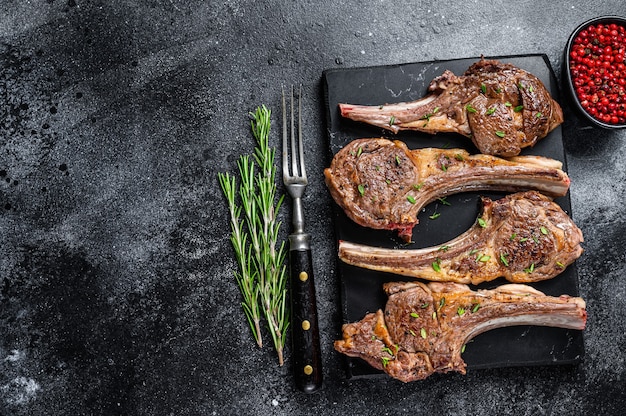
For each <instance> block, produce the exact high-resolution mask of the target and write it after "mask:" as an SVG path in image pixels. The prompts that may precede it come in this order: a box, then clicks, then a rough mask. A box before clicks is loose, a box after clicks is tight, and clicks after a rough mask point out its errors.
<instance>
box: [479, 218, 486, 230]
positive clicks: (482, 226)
mask: <svg viewBox="0 0 626 416" xmlns="http://www.w3.org/2000/svg"><path fill="white" fill-rule="evenodd" d="M478 225H480V226H481V228H487V221H485V220H484V219H482V218H478Z"/></svg>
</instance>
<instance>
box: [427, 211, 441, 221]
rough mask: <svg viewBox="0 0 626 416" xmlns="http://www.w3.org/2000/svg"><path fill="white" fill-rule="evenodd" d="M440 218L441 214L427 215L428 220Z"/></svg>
mask: <svg viewBox="0 0 626 416" xmlns="http://www.w3.org/2000/svg"><path fill="white" fill-rule="evenodd" d="M440 216H441V213H439V212H435V213H433V215H429V216H428V218H430V219H431V220H436V219H437V218H439V217H440Z"/></svg>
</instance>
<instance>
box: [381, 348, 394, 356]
mask: <svg viewBox="0 0 626 416" xmlns="http://www.w3.org/2000/svg"><path fill="white" fill-rule="evenodd" d="M383 352H386V353H387V354H389V355H393V352H391V350H390V349H389V348H388V347H383Z"/></svg>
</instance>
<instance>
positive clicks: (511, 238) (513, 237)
mask: <svg viewBox="0 0 626 416" xmlns="http://www.w3.org/2000/svg"><path fill="white" fill-rule="evenodd" d="M515 237H517V234H515V233H513V234H511V236H510V237H509V241H513V240H515Z"/></svg>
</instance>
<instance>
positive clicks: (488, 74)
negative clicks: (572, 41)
mask: <svg viewBox="0 0 626 416" xmlns="http://www.w3.org/2000/svg"><path fill="white" fill-rule="evenodd" d="M339 109H340V112H341V115H342V116H343V117H346V118H349V119H352V120H355V121H360V122H365V123H369V124H372V125H375V126H378V127H382V128H384V129H387V130H391V131H393V132H398V131H399V130H418V131H422V132H426V133H431V134H434V133H438V132H452V133H459V134H462V135H464V136H467V137H469V138H471V139H472V141H473V142H474V145H476V147H477V148H478V150H479V151H480V152H481V153H484V154H489V155H497V156H516V155H518V154H519V153H520V151H521V149H523V148H525V147H529V146H533V145H534V144H535V143H536V142H537V141H538V140H540V139H542V138H544V137H545V136H547V135H548V133H549V132H550V131H552V130H554V129H555V128H556V127H557V126H558V125H559V124H561V123H562V122H563V111H562V110H561V107H560V106H559V104H558V103H557V102H556V101H555V100H554V99H553V98H552V97H551V96H550V93H549V92H548V91H547V90H546V88H545V86H544V85H543V83H542V82H541V81H540V80H539V79H538V78H537V77H535V76H534V75H532V74H530V73H528V72H527V71H524V70H522V69H520V68H517V67H515V66H513V65H510V64H505V63H501V62H498V61H495V60H485V59H481V60H480V61H478V62H476V63H475V64H473V65H472V66H470V67H469V69H468V70H467V71H466V72H465V73H464V74H463V75H462V76H456V75H454V74H453V73H452V72H450V71H448V70H446V71H445V72H444V73H443V74H442V75H440V76H439V77H437V78H435V79H433V80H432V81H431V83H430V85H429V87H428V95H426V96H425V97H424V98H422V99H420V100H417V101H412V102H405V103H396V104H386V105H373V106H366V105H354V104H339Z"/></svg>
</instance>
